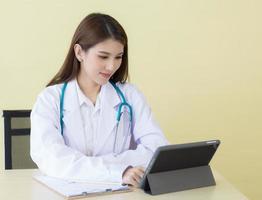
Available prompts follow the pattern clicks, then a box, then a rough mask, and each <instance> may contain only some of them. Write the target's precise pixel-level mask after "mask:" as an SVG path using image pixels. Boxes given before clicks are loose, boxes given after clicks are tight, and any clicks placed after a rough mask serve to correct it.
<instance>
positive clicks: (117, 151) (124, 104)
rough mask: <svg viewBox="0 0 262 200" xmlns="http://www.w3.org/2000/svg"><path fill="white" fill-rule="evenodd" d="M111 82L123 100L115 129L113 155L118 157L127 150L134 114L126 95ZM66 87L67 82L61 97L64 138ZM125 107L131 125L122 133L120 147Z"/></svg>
mask: <svg viewBox="0 0 262 200" xmlns="http://www.w3.org/2000/svg"><path fill="white" fill-rule="evenodd" d="M109 82H110V83H111V85H112V86H113V87H114V89H115V91H116V93H117V95H118V96H119V98H120V100H121V103H120V105H119V107H118V110H117V115H116V120H117V124H116V129H115V130H116V133H115V139H114V145H113V153H114V155H118V154H120V153H121V152H122V151H123V149H124V148H125V145H126V142H127V138H128V135H129V133H130V134H131V133H132V121H133V112H132V107H131V106H130V104H129V103H127V101H126V99H125V97H124V94H123V93H122V91H121V90H120V89H119V87H118V86H117V85H116V84H115V83H114V82H113V81H111V80H110V81H109ZM66 87H67V82H65V83H64V84H63V87H62V92H61V95H60V127H61V135H62V136H63V130H64V129H63V118H64V113H63V109H64V97H65V90H66ZM125 107H126V108H127V109H128V114H129V120H128V121H129V123H128V127H127V131H126V133H122V134H124V141H123V143H122V144H120V145H119V144H117V143H118V141H117V138H118V137H119V135H120V134H121V133H119V124H120V120H121V117H122V115H123V113H124V108H125Z"/></svg>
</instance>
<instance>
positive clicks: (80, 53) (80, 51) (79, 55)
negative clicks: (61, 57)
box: [74, 44, 83, 62]
mask: <svg viewBox="0 0 262 200" xmlns="http://www.w3.org/2000/svg"><path fill="white" fill-rule="evenodd" d="M74 52H75V56H76V58H77V60H78V61H79V62H82V61H83V49H82V47H81V46H80V45H79V44H75V45H74Z"/></svg>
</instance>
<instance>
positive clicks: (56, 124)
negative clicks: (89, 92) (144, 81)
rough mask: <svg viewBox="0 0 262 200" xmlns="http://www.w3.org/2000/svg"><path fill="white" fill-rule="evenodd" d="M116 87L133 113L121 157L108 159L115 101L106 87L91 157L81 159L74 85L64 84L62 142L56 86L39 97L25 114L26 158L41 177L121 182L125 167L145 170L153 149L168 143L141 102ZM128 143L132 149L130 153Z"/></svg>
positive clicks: (127, 90)
mask: <svg viewBox="0 0 262 200" xmlns="http://www.w3.org/2000/svg"><path fill="white" fill-rule="evenodd" d="M117 85H118V87H119V88H120V89H121V91H122V92H123V94H124V96H125V98H126V101H127V102H128V103H129V104H130V105H131V106H132V109H133V136H131V135H129V136H128V142H127V143H126V144H127V145H126V147H125V151H124V152H122V153H121V154H119V155H118V156H114V155H113V143H114V139H115V128H116V122H117V121H116V113H117V108H118V105H119V104H120V103H121V100H120V98H119V96H118V94H117V93H116V91H115V89H114V88H113V86H112V85H111V84H110V83H109V82H108V83H107V84H105V85H103V86H102V88H101V91H100V97H101V99H100V101H101V102H100V103H101V114H100V119H99V122H98V131H97V135H96V137H95V141H94V144H95V145H94V149H93V156H87V155H85V152H86V144H85V135H84V134H85V133H84V128H83V123H82V120H81V113H80V105H79V102H78V95H77V90H76V80H72V81H70V82H69V83H68V85H67V88H66V91H65V97H64V110H63V113H64V118H63V122H64V126H63V132H64V133H63V134H64V136H62V135H61V127H60V121H59V120H60V110H59V107H60V95H61V89H62V84H58V85H53V86H49V87H47V88H45V89H44V90H43V92H42V93H40V95H39V96H38V98H37V101H36V103H35V105H34V107H33V109H32V113H31V140H30V143H31V149H30V153H31V157H32V159H33V161H34V162H35V163H36V164H37V166H38V167H39V169H40V170H41V171H42V172H44V173H45V174H47V175H49V176H53V177H58V178H64V179H80V180H90V181H117V182H121V181H122V173H123V172H124V170H125V169H126V168H127V167H128V166H143V167H146V166H147V164H148V162H149V161H150V159H151V157H152V155H153V153H154V151H155V150H156V148H157V147H159V146H162V145H166V144H167V143H168V142H167V140H166V139H165V137H164V135H163V133H162V131H161V129H160V128H159V126H158V125H157V124H156V122H155V121H154V119H153V117H152V112H151V110H150V107H149V106H148V105H147V103H146V101H145V98H144V96H143V95H142V94H141V93H140V92H139V91H138V90H137V89H136V88H135V87H134V86H133V85H131V84H129V83H126V84H117ZM132 141H133V142H132ZM130 143H131V144H132V143H135V144H136V145H135V146H136V148H135V149H132V147H131V146H132V145H129V144H130Z"/></svg>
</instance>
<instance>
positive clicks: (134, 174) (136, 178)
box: [123, 167, 145, 187]
mask: <svg viewBox="0 0 262 200" xmlns="http://www.w3.org/2000/svg"><path fill="white" fill-rule="evenodd" d="M144 173H145V170H144V168H143V167H130V168H127V169H126V171H125V172H124V174H123V183H124V184H128V185H132V186H134V187H139V184H140V181H141V179H142V177H143V175H144Z"/></svg>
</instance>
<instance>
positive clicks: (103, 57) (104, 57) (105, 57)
mask: <svg viewBox="0 0 262 200" xmlns="http://www.w3.org/2000/svg"><path fill="white" fill-rule="evenodd" d="M99 58H102V59H107V56H99Z"/></svg>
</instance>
